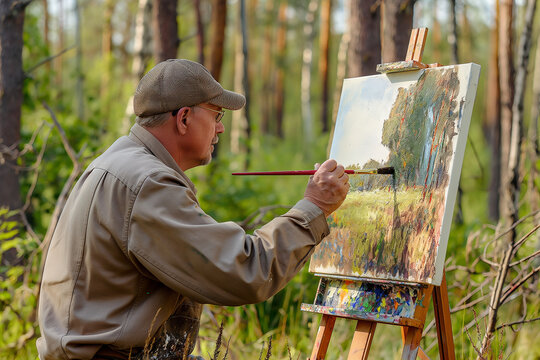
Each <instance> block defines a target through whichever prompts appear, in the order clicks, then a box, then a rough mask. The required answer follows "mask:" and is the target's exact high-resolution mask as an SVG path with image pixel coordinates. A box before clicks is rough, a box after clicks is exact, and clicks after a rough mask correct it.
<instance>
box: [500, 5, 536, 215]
mask: <svg viewBox="0 0 540 360" xmlns="http://www.w3.org/2000/svg"><path fill="white" fill-rule="evenodd" d="M535 10H536V0H528V1H527V8H526V11H525V24H524V28H523V30H522V31H523V32H522V33H521V39H520V41H519V49H518V66H517V72H516V83H515V93H514V100H513V103H512V133H511V137H510V154H509V158H508V173H509V177H508V184H507V185H506V186H505V188H506V191H508V198H509V199H511V204H510V203H509V206H511V207H510V213H509V218H508V219H509V220H511V221H512V223H515V222H516V221H517V220H518V219H519V197H520V190H521V179H520V173H519V170H520V165H521V144H522V141H523V122H524V120H523V103H524V101H525V88H526V86H527V74H528V67H529V55H530V51H531V43H532V29H533V25H534V13H535Z"/></svg>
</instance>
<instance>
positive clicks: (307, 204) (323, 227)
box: [290, 199, 330, 244]
mask: <svg viewBox="0 0 540 360" xmlns="http://www.w3.org/2000/svg"><path fill="white" fill-rule="evenodd" d="M290 211H294V212H296V211H300V213H301V214H302V217H303V218H304V220H305V221H306V223H307V224H308V226H309V228H310V230H311V234H312V235H313V238H314V240H315V241H316V244H319V243H320V242H321V240H322V239H324V238H325V237H326V236H327V235H328V234H330V229H329V228H328V223H327V222H326V218H325V217H324V213H323V211H322V210H321V209H320V208H319V207H318V206H317V205H315V204H314V203H312V202H311V201H309V200H306V199H302V200H300V201H298V202H297V203H296V205H294V207H293V208H292V209H291V210H290Z"/></svg>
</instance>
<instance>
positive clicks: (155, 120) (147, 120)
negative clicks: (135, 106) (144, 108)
mask: <svg viewBox="0 0 540 360" xmlns="http://www.w3.org/2000/svg"><path fill="white" fill-rule="evenodd" d="M170 116H171V113H170V112H166V113H161V114H155V115H149V116H137V117H136V118H135V121H136V122H137V124H139V125H141V126H146V127H157V126H160V125H163V124H164V123H165V122H166V121H167V119H169V117H170Z"/></svg>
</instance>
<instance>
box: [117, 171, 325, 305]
mask: <svg viewBox="0 0 540 360" xmlns="http://www.w3.org/2000/svg"><path fill="white" fill-rule="evenodd" d="M328 233H329V230H328V225H327V223H326V220H325V218H324V215H323V212H322V211H321V210H320V209H319V208H318V207H317V206H316V205H314V204H313V203H311V202H309V201H307V200H300V201H299V202H298V203H297V204H296V205H295V206H294V207H293V208H292V209H291V210H290V211H288V212H287V213H286V214H284V215H282V216H279V217H277V218H275V219H273V220H272V221H271V222H269V223H268V224H266V225H265V226H263V227H262V228H260V229H259V230H256V231H255V233H254V235H247V234H246V233H245V232H244V230H243V229H242V228H241V227H240V226H238V225H237V224H235V223H233V222H224V223H218V222H216V221H215V220H214V219H213V218H212V217H210V216H208V215H207V214H205V213H204V212H203V211H202V209H201V208H200V206H199V204H198V202H197V200H196V198H195V194H194V193H193V191H191V190H190V189H189V188H188V187H186V186H185V185H183V184H182V183H180V182H179V181H178V179H177V178H175V177H174V176H172V175H168V174H155V175H153V176H149V177H147V178H146V180H145V181H144V183H143V184H142V186H141V188H140V190H139V191H138V194H137V196H136V198H135V201H134V204H133V208H132V212H131V219H130V225H129V229H128V233H127V236H128V239H127V243H128V252H129V255H130V256H132V257H135V258H136V261H137V262H138V263H140V265H142V266H143V267H144V268H145V269H146V270H147V271H148V272H149V273H151V274H152V275H153V276H155V278H157V279H158V280H159V281H161V282H162V283H164V284H165V285H166V286H168V287H170V288H171V289H173V290H175V291H176V292H178V293H180V294H182V295H184V296H187V297H189V298H191V299H192V300H195V301H197V302H199V303H209V304H219V305H243V304H249V303H256V302H260V301H263V300H266V299H267V298H269V297H270V296H272V295H274V294H275V293H276V292H278V291H279V290H281V289H282V288H283V287H284V286H285V285H286V284H287V282H288V281H289V280H290V279H291V278H292V277H293V276H294V275H295V274H296V273H298V271H299V270H300V269H301V268H302V266H303V265H304V264H305V263H306V261H307V260H308V258H309V256H310V255H311V253H312V252H313V250H314V247H315V245H317V244H318V243H319V242H320V241H321V240H322V239H323V238H324V237H325V236H326V235H328Z"/></svg>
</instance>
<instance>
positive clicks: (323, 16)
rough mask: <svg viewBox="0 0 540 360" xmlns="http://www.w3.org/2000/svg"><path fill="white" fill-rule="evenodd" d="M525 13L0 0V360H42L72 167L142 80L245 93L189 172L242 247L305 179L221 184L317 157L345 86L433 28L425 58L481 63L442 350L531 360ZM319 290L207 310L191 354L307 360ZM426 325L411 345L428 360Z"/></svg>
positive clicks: (430, 6) (534, 125)
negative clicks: (51, 260)
mask: <svg viewBox="0 0 540 360" xmlns="http://www.w3.org/2000/svg"><path fill="white" fill-rule="evenodd" d="M539 16H540V14H539V13H538V11H536V1H535V0H521V1H515V2H514V1H511V0H485V1H470V0H449V1H443V0H417V1H414V0H382V1H381V0H366V1H353V0H349V1H346V0H309V1H308V0H304V1H301V0H276V1H272V0H258V1H255V0H254V1H245V0H230V1H226V0H139V1H135V0H131V1H128V0H118V1H114V0H99V1H89V0H34V1H31V0H1V1H0V206H2V210H0V244H1V247H0V254H1V260H2V261H1V267H0V275H1V276H0V288H1V290H0V311H1V317H0V334H1V336H0V358H1V359H34V358H36V349H35V340H36V338H37V337H39V328H38V326H37V314H36V302H37V297H38V295H39V274H40V266H41V259H42V255H43V253H44V252H46V249H47V246H48V243H49V241H50V237H51V233H52V230H53V229H54V225H55V223H56V221H57V219H58V216H59V214H60V213H61V210H62V208H63V206H64V204H65V200H66V196H67V194H68V193H69V190H70V189H71V187H72V186H73V184H74V181H75V180H76V179H77V177H78V175H80V173H81V171H82V170H84V168H85V166H86V165H88V164H89V162H90V161H91V160H92V159H93V158H95V157H96V156H98V155H99V154H100V153H101V152H102V151H104V150H105V149H106V148H107V147H108V146H109V145H110V144H111V143H112V142H113V141H114V140H115V139H116V138H118V137H119V136H121V135H124V134H126V133H127V131H128V130H129V128H130V126H131V124H132V123H133V119H134V116H133V114H132V108H131V99H130V97H131V95H132V93H133V91H134V88H135V86H136V83H137V81H138V80H139V79H140V77H142V75H143V74H144V73H145V72H146V71H147V70H148V69H150V68H151V67H152V66H153V65H154V64H156V63H157V62H159V61H161V60H163V59H167V58H175V57H178V58H187V59H191V60H195V61H199V62H202V63H204V64H205V65H206V66H207V67H208V68H209V69H210V71H211V72H212V74H213V75H214V77H215V78H216V79H218V80H219V81H221V82H222V84H223V85H224V86H225V87H226V88H229V89H234V90H236V91H239V92H242V93H244V94H246V98H247V105H246V107H245V109H244V110H242V111H236V112H232V113H231V112H228V113H227V115H226V116H225V118H224V123H225V127H226V133H225V134H223V135H222V136H221V141H220V143H219V147H218V148H217V150H216V152H215V154H214V161H213V162H212V164H211V165H210V166H207V167H201V168H197V169H193V170H191V171H190V172H189V174H188V175H189V176H190V177H191V178H192V179H193V181H194V183H195V184H196V186H197V188H198V189H199V193H198V194H199V195H198V196H199V199H200V202H201V205H202V208H203V209H204V210H205V211H206V212H208V213H209V214H210V215H212V216H213V217H215V218H216V219H217V220H219V221H226V220H234V221H238V222H239V223H240V224H241V225H242V226H243V227H244V228H245V229H246V230H248V231H252V230H253V229H254V228H255V227H257V226H260V225H261V224H262V223H264V222H265V221H268V220H269V219H271V218H272V217H273V216H276V215H279V214H281V213H283V212H285V211H286V210H287V208H288V207H290V206H291V205H293V204H294V203H295V202H296V201H297V200H298V199H300V198H301V197H302V195H303V189H304V187H305V184H306V179H305V178H302V177H282V178H264V177H258V178H251V177H232V176H231V175H230V173H231V172H233V171H237V170H278V169H279V170H282V169H305V168H312V166H313V164H314V163H315V162H322V161H324V160H325V159H326V156H327V155H326V154H327V151H328V144H329V140H330V139H331V131H332V127H333V121H335V117H336V113H337V106H338V104H339V95H340V89H341V84H342V81H343V78H344V77H355V76H364V75H370V74H374V73H375V71H374V69H375V66H376V64H378V63H381V62H391V61H397V60H403V59H404V57H405V52H406V47H407V44H408V40H409V34H410V30H411V28H412V27H413V26H414V27H424V26H427V27H429V28H430V32H429V35H428V39H427V46H426V51H425V53H424V62H426V63H431V62H439V63H442V64H454V63H467V62H475V63H478V64H480V65H481V66H482V70H481V78H480V84H479V87H478V92H477V96H476V103H475V107H474V113H473V118H472V122H471V128H470V133H469V137H468V143H467V149H466V155H465V160H464V165H463V171H462V176H461V182H460V188H459V192H458V199H457V203H456V209H455V214H454V221H453V227H452V230H451V233H450V239H449V245H448V252H447V259H448V261H447V266H446V269H447V278H448V286H449V297H450V307H451V312H452V325H453V333H454V341H455V345H456V354H457V357H458V358H475V357H477V358H501V359H504V358H512V359H538V358H539V357H540V343H539V342H538V340H537V339H538V336H537V334H538V331H539V330H540V328H539V326H538V322H535V321H537V320H539V318H540V315H539V313H540V295H539V293H540V291H539V290H540V286H539V276H538V272H539V271H540V261H539V254H540V232H539V231H538V228H539V226H540V225H539V224H540V215H539V212H538V209H539V207H540V196H539V194H540V190H539V189H540V181H539V179H538V170H539V167H540V162H539V160H538V159H539V157H538V155H539V146H538V114H539V105H540V46H538V45H539V43H538V41H539V39H540V38H539V36H538V34H539V31H540V23H539V21H538V17H539ZM8 209H9V211H8ZM317 283H318V279H317V278H315V277H314V276H313V275H311V274H309V273H308V272H307V267H306V269H304V270H303V271H302V272H301V273H300V274H299V275H298V276H296V277H295V278H294V280H293V281H292V282H291V283H290V284H289V285H288V286H287V287H286V288H285V289H284V290H282V291H281V292H280V293H278V294H277V295H275V296H274V297H272V298H271V299H270V300H268V301H266V302H264V303H261V304H256V305H248V306H243V307H234V308H232V307H231V308H227V307H215V306H205V308H204V313H203V318H202V324H201V336H200V339H199V341H198V343H197V347H196V350H195V352H196V353H198V354H200V355H203V356H205V357H207V358H214V359H216V358H222V357H223V356H224V355H225V353H227V355H226V356H227V357H228V358H230V359H245V358H254V359H255V358H261V357H262V356H264V357H268V356H270V357H271V358H279V359H299V358H306V357H307V356H308V354H309V353H310V350H311V346H312V342H313V341H314V338H315V334H316V331H317V327H318V323H319V316H317V315H313V314H308V313H302V312H301V311H300V310H299V309H300V304H301V303H302V302H312V301H313V298H314V296H315V292H316V287H317ZM432 318H433V315H432V313H430V315H429V317H428V324H427V326H426V328H425V331H424V338H423V340H422V347H423V348H424V349H425V350H426V352H427V353H428V354H429V355H430V356H433V357H436V356H437V344H436V343H437V338H436V333H435V328H434V326H433V325H434V324H433V321H432V320H431V319H432ZM221 323H223V328H222V330H221V331H220V324H221ZM336 324H337V325H336V330H335V332H334V336H333V339H332V341H331V343H330V349H329V355H328V358H329V359H342V358H344V356H345V355H344V354H346V350H347V348H348V346H349V344H350V340H351V335H352V333H353V329H354V322H351V321H345V320H343V321H341V320H338V322H337V323H336ZM219 334H222V336H221V337H220V336H219ZM218 338H219V340H218ZM216 341H217V342H218V343H219V344H216ZM226 347H227V349H225V348H226ZM400 348H401V342H400V330H399V328H398V327H396V326H384V329H383V327H380V328H379V330H378V331H377V332H376V335H375V339H374V342H373V346H372V356H373V357H375V358H385V359H392V358H399V357H400V356H399V354H400ZM216 350H218V351H221V354H220V355H219V356H218V355H217V354H216V352H215V351H216Z"/></svg>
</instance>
